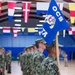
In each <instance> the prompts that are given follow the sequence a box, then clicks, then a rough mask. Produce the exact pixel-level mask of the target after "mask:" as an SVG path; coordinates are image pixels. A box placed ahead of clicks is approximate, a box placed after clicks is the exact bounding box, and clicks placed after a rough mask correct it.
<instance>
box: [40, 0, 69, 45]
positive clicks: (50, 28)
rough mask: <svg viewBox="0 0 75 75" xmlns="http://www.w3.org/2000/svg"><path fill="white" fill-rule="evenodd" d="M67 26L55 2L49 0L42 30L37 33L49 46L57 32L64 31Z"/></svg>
mask: <svg viewBox="0 0 75 75" xmlns="http://www.w3.org/2000/svg"><path fill="white" fill-rule="evenodd" d="M68 28H69V25H68V23H67V21H66V19H65V18H64V16H63V14H62V13H61V11H60V9H59V7H58V5H57V3H56V2H55V0H51V2H50V5H49V9H48V12H47V15H46V18H45V22H44V24H43V28H42V30H41V31H39V33H40V35H42V37H43V38H44V40H45V41H46V42H47V43H48V44H49V45H50V44H51V43H52V41H53V40H54V39H55V37H56V34H57V32H58V31H61V30H66V29H68Z"/></svg>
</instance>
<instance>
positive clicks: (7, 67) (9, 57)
mask: <svg viewBox="0 0 75 75" xmlns="http://www.w3.org/2000/svg"><path fill="white" fill-rule="evenodd" d="M11 60H12V56H11V51H10V50H9V51H7V53H6V69H7V73H11Z"/></svg>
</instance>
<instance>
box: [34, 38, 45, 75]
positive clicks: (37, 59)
mask: <svg viewBox="0 0 75 75" xmlns="http://www.w3.org/2000/svg"><path fill="white" fill-rule="evenodd" d="M35 44H36V47H37V49H38V50H37V53H36V54H35V55H34V56H33V61H34V66H33V67H34V68H33V75H41V63H42V61H43V60H44V59H45V56H44V55H43V51H44V49H45V48H46V46H45V44H44V40H43V39H39V40H36V41H35Z"/></svg>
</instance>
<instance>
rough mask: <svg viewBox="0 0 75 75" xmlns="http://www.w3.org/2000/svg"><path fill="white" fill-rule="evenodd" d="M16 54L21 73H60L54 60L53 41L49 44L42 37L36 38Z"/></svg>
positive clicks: (36, 74)
mask: <svg viewBox="0 0 75 75" xmlns="http://www.w3.org/2000/svg"><path fill="white" fill-rule="evenodd" d="M59 51H60V50H59ZM18 56H19V62H20V65H21V70H22V72H23V75H59V74H60V73H59V69H58V66H57V62H56V42H55V41H53V42H52V44H51V45H50V46H49V45H47V44H46V43H45V42H44V40H43V39H39V40H36V41H35V44H34V45H33V46H30V47H26V48H25V49H24V51H23V52H21V53H19V55H18Z"/></svg>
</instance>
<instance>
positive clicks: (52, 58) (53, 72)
mask: <svg viewBox="0 0 75 75" xmlns="http://www.w3.org/2000/svg"><path fill="white" fill-rule="evenodd" d="M46 49H47V51H48V53H49V55H48V57H47V58H45V59H44V61H43V62H42V65H41V66H42V74H41V75H59V69H58V66H57V62H56V42H55V41H53V42H52V44H51V45H50V46H48V45H47V48H46Z"/></svg>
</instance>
